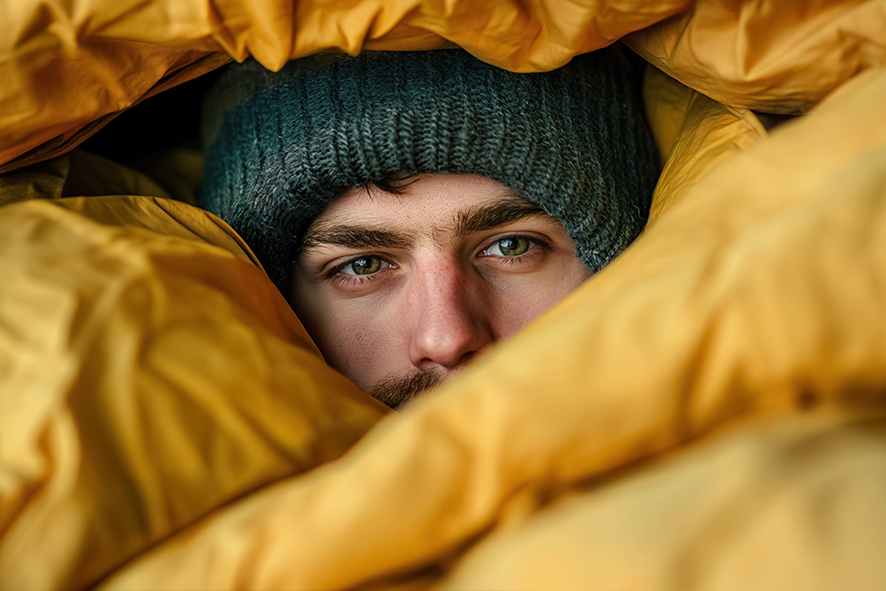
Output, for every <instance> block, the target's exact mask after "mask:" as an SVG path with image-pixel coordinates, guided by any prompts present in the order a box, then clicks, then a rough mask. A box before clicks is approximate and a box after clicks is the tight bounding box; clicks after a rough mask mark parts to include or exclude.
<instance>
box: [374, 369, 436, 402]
mask: <svg viewBox="0 0 886 591" xmlns="http://www.w3.org/2000/svg"><path fill="white" fill-rule="evenodd" d="M444 379H445V377H444V376H442V375H440V374H439V373H437V372H436V371H434V370H430V369H429V370H427V371H423V372H419V373H416V374H413V375H411V376H407V377H402V376H389V377H387V378H384V379H383V380H381V381H380V382H379V383H377V384H376V385H375V386H373V387H372V389H371V390H370V391H369V394H371V395H372V396H374V397H375V398H377V399H379V400H381V401H382V402H384V403H385V404H387V405H388V406H390V407H391V408H393V409H394V410H403V407H405V406H406V405H407V404H408V403H409V402H412V400H414V399H415V398H417V397H418V396H419V395H421V394H422V393H423V392H425V391H426V390H430V389H431V388H433V387H434V386H437V385H438V384H440V383H441V382H442V381H443V380H444Z"/></svg>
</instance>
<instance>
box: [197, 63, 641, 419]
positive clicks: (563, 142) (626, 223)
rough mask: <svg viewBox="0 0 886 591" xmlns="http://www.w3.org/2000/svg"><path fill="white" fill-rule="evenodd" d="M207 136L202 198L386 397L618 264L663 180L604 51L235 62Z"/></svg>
mask: <svg viewBox="0 0 886 591" xmlns="http://www.w3.org/2000/svg"><path fill="white" fill-rule="evenodd" d="M204 136H205V142H206V145H207V146H208V149H207V162H206V168H205V172H204V188H203V204H204V206H205V207H206V208H208V209H210V210H211V211H214V212H215V213H217V214H219V215H220V216H221V217H222V218H223V219H225V220H226V221H228V222H229V223H230V224H231V225H232V226H233V227H234V229H235V230H237V231H238V232H240V233H241V235H243V237H244V238H245V239H246V241H247V242H248V243H249V245H250V246H251V247H252V248H253V250H255V252H256V254H257V255H258V256H259V258H260V259H261V260H262V261H263V263H264V265H265V267H266V270H267V271H268V274H269V275H270V277H271V279H272V280H274V282H275V283H276V284H277V285H278V287H280V289H281V291H283V293H284V294H286V295H287V299H288V300H289V302H290V304H291V305H292V307H293V309H294V310H295V311H296V312H297V314H298V315H299V318H300V319H301V320H302V322H303V323H304V324H305V327H306V328H307V330H308V332H309V333H310V334H311V336H312V338H313V339H314V340H315V341H316V343H317V345H318V347H319V348H320V350H321V351H322V352H323V354H324V356H325V357H326V359H327V361H328V362H329V364H330V365H332V366H333V367H335V368H336V369H338V370H339V371H341V372H342V373H344V374H345V375H346V376H347V377H349V378H350V379H351V380H352V381H354V382H355V383H356V384H357V385H358V386H360V387H361V388H362V389H364V390H365V391H367V392H370V393H371V394H373V395H374V396H376V397H377V398H379V399H380V400H382V401H383V402H385V403H386V404H388V405H390V406H392V407H395V408H396V407H398V406H401V405H402V404H403V403H405V402H407V401H409V400H411V399H412V398H413V397H414V396H415V395H416V394H418V393H419V392H422V391H424V390H426V389H428V388H430V387H431V386H434V385H436V384H437V383H439V382H440V381H441V380H443V379H445V378H446V377H448V376H449V375H451V374H452V373H454V372H456V371H458V370H460V369H461V368H462V367H464V365H465V364H467V363H468V362H470V361H471V359H473V358H474V357H475V356H476V355H477V354H478V353H479V352H480V351H482V350H483V349H484V348H485V347H487V346H488V345H490V344H492V343H495V342H496V341H499V340H502V339H505V338H507V337H509V336H510V335H512V334H514V333H515V332H516V331H518V330H519V329H520V328H522V327H523V326H525V325H526V324H527V323H528V322H530V321H531V320H532V319H533V318H535V317H536V316H538V315H539V314H541V313H542V312H544V311H545V310H547V309H548V308H550V307H551V306H552V305H553V304H554V303H556V302H557V301H559V300H560V299H561V298H562V297H564V296H565V295H566V294H567V293H569V292H570V291H571V290H573V289H575V288H576V287H577V286H578V285H580V284H581V283H582V282H583V281H584V280H586V279H587V278H588V277H590V276H591V275H592V274H593V273H595V272H597V271H599V270H600V269H602V268H603V267H604V266H605V265H606V264H607V263H609V262H610V261H611V260H612V259H613V258H615V257H616V256H617V255H618V254H619V253H620V252H621V251H622V250H623V249H624V248H625V247H627V245H628V244H629V243H630V242H631V241H632V240H633V239H634V238H635V237H636V236H637V235H638V234H639V232H640V231H641V230H642V228H643V223H644V220H645V216H646V214H647V212H648V209H649V202H650V197H651V194H652V190H653V188H654V185H655V181H656V179H657V173H658V170H657V168H658V166H657V163H658V159H657V152H656V150H655V147H654V145H653V142H652V140H651V138H650V134H649V131H648V129H647V127H646V124H645V121H644V118H643V114H642V107H641V104H640V99H639V91H638V89H637V87H636V83H635V78H634V76H633V75H632V73H631V71H630V66H629V64H628V63H627V61H626V60H625V59H624V58H623V57H622V56H621V55H620V54H619V53H618V52H617V51H616V50H612V49H610V50H604V51H598V52H594V53H592V54H588V55H584V56H579V57H577V58H575V59H574V60H573V61H572V62H571V63H570V64H568V65H567V66H565V67H563V68H561V69H559V70H556V71H554V72H549V73H541V74H515V73H510V72H506V71H504V70H500V69H497V68H494V67H492V66H489V65H487V64H484V63H482V62H480V61H479V60H476V59H475V58H473V57H471V56H470V55H468V54H467V53H465V52H463V51H461V50H443V51H434V52H404V53H387V52H378V53H368V54H364V55H361V56H358V57H356V58H352V57H346V56H336V55H321V56H315V57H312V58H306V59H302V60H296V61H294V62H291V63H290V64H288V65H287V66H286V67H285V68H284V69H283V70H282V71H281V72H280V73H276V74H274V73H269V72H267V71H265V70H263V69H261V68H260V67H259V66H257V65H255V64H247V65H243V66H239V67H235V68H233V69H232V70H231V71H230V72H228V73H227V74H226V75H225V76H223V78H222V79H221V80H220V81H219V83H218V84H217V85H216V87H215V88H214V89H213V90H212V91H211V92H210V95H209V97H208V99H207V104H206V108H205V121H204Z"/></svg>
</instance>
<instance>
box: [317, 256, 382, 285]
mask: <svg viewBox="0 0 886 591" xmlns="http://www.w3.org/2000/svg"><path fill="white" fill-rule="evenodd" d="M367 258H372V259H379V260H380V261H384V262H385V263H387V264H389V265H391V267H393V268H397V265H396V264H395V263H394V262H393V261H391V260H390V259H389V258H387V257H384V256H382V255H380V254H375V253H371V252H367V253H362V254H359V255H357V256H355V257H351V258H349V259H348V260H346V261H344V262H343V263H340V264H338V265H336V266H334V267H333V268H331V269H330V270H329V271H327V273H326V279H328V280H330V281H338V282H339V283H342V284H345V283H347V284H350V285H354V286H360V285H363V284H364V283H365V282H367V281H372V280H373V278H374V277H375V276H376V275H378V273H372V274H370V275H352V274H350V273H342V271H343V270H345V269H346V268H347V267H348V266H349V265H352V264H354V263H355V262H356V261H359V260H360V259H367Z"/></svg>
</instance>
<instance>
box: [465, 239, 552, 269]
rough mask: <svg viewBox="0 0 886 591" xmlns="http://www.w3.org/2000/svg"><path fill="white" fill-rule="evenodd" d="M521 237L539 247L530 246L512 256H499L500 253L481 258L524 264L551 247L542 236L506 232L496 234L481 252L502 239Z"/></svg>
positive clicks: (498, 262) (509, 263)
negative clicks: (501, 234) (499, 234)
mask: <svg viewBox="0 0 886 591" xmlns="http://www.w3.org/2000/svg"><path fill="white" fill-rule="evenodd" d="M521 238H522V239H523V240H527V241H528V242H529V243H530V244H532V245H533V246H535V247H537V248H532V247H531V246H530V248H529V250H528V251H526V252H525V253H523V254H519V255H517V256H512V257H506V256H499V255H485V256H483V257H481V258H495V259H496V261H497V264H500V265H520V264H523V263H526V262H529V261H531V260H533V259H534V258H535V257H536V256H538V255H540V254H542V253H543V252H547V251H549V250H550V249H551V245H550V244H548V243H547V242H546V241H544V240H542V239H541V238H538V237H537V236H527V235H525V234H505V235H504V236H496V237H495V238H494V239H493V240H490V241H489V242H488V243H487V244H486V246H485V247H484V248H482V249H480V252H486V251H487V250H489V249H490V248H492V247H493V245H495V243H497V242H500V241H502V240H508V239H514V240H519V239H521Z"/></svg>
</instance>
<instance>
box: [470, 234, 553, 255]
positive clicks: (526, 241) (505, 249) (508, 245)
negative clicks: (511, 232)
mask: <svg viewBox="0 0 886 591" xmlns="http://www.w3.org/2000/svg"><path fill="white" fill-rule="evenodd" d="M546 248H547V244H546V243H545V242H543V241H541V240H539V239H537V238H530V237H528V236H520V235H515V236H504V237H500V238H496V239H495V240H494V241H493V242H492V243H490V244H489V245H488V246H487V247H486V248H484V249H483V250H482V251H481V252H480V256H481V257H489V256H496V257H519V256H521V255H525V254H526V253H528V252H530V251H531V250H533V249H536V250H537V249H542V250H544V249H546Z"/></svg>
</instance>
